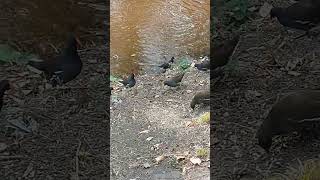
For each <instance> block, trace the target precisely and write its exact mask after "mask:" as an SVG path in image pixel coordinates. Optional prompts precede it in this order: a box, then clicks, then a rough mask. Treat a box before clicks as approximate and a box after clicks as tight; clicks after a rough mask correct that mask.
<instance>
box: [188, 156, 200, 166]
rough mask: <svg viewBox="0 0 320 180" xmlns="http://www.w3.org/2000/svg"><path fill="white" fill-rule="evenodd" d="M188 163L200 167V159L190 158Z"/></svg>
mask: <svg viewBox="0 0 320 180" xmlns="http://www.w3.org/2000/svg"><path fill="white" fill-rule="evenodd" d="M190 162H191V163H192V164H194V165H200V164H201V159H200V158H197V157H192V158H190Z"/></svg>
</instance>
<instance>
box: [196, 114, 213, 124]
mask: <svg viewBox="0 0 320 180" xmlns="http://www.w3.org/2000/svg"><path fill="white" fill-rule="evenodd" d="M209 122H210V112H206V113H204V114H203V115H201V116H200V117H199V118H198V119H197V121H196V123H197V124H200V125H201V124H209Z"/></svg>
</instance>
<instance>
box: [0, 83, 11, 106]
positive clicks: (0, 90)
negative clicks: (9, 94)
mask: <svg viewBox="0 0 320 180" xmlns="http://www.w3.org/2000/svg"><path fill="white" fill-rule="evenodd" d="M9 89H10V84H9V81H8V80H2V81H0V110H1V109H2V105H3V96H4V92H6V90H9Z"/></svg>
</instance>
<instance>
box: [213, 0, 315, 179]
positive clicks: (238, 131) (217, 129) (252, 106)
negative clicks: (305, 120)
mask: <svg viewBox="0 0 320 180" xmlns="http://www.w3.org/2000/svg"><path fill="white" fill-rule="evenodd" d="M269 3H270V4H273V5H285V4H281V3H280V2H278V3H277V4H274V3H273V2H272V1H269ZM262 4H263V2H262V1H261V2H260V1H259V2H252V4H251V6H256V7H258V8H259V7H260V6H261V5H262ZM221 9H222V8H221ZM215 16H216V17H215V20H216V21H215V23H216V25H217V30H218V32H219V33H218V34H219V35H220V36H222V37H223V36H225V37H228V36H231V35H230V33H229V32H228V31H227V30H226V27H224V26H223V25H222V23H223V22H221V20H222V19H223V18H222V17H223V15H222V13H221V12H219V11H218V12H217V13H216V15H215ZM250 18H251V19H250V20H248V21H247V22H246V23H245V24H244V25H242V26H241V28H240V31H241V32H242V37H241V40H240V44H239V46H238V47H239V48H238V49H237V50H236V52H235V55H234V58H235V59H236V60H238V61H239V71H240V72H239V74H238V75H235V76H229V77H228V78H226V79H225V81H224V82H222V83H219V84H216V85H215V86H214V90H213V92H212V99H211V101H212V104H211V112H212V117H214V118H213V119H214V122H213V124H212V131H213V134H214V135H213V136H214V137H213V142H214V144H213V148H212V150H213V152H211V153H212V154H213V159H212V164H211V165H212V167H211V168H212V171H211V173H212V177H214V179H217V180H220V179H221V180H226V179H263V178H266V177H269V176H271V175H272V174H275V173H284V171H285V169H287V168H288V166H294V165H295V164H297V163H298V160H301V161H304V160H308V159H313V158H319V154H320V149H319V147H320V143H319V141H317V140H309V141H307V142H301V141H300V140H299V138H298V137H296V136H295V135H292V136H286V137H279V138H276V139H275V140H274V144H273V146H272V149H271V155H270V156H267V157H266V156H264V151H263V150H262V149H261V148H260V147H258V146H257V140H256V138H255V133H256V131H257V129H258V127H259V125H260V123H261V122H262V120H263V117H265V114H266V113H267V112H268V111H269V109H270V108H271V106H272V105H273V103H275V102H276V100H277V98H278V97H282V96H283V95H284V94H285V93H287V92H290V91H294V90H299V89H308V88H310V89H311V88H319V85H318V84H319V81H320V80H319V78H318V76H319V68H320V62H319V61H318V59H319V55H320V54H319V50H320V43H319V40H318V39H308V38H302V39H300V40H292V39H293V37H296V36H297V35H300V33H299V32H290V33H285V31H284V29H283V27H282V26H281V25H279V24H278V23H277V22H272V21H271V20H270V19H269V18H265V19H263V18H261V17H260V16H259V14H258V13H257V12H254V13H253V14H252V15H250ZM219 20H220V22H219ZM217 39H218V38H217ZM263 157H265V158H263Z"/></svg>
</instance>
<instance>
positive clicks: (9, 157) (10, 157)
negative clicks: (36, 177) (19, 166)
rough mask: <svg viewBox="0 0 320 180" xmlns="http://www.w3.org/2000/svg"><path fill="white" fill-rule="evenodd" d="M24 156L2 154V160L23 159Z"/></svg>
mask: <svg viewBox="0 0 320 180" xmlns="http://www.w3.org/2000/svg"><path fill="white" fill-rule="evenodd" d="M23 158H25V157H23V156H0V161H6V160H15V159H23Z"/></svg>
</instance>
